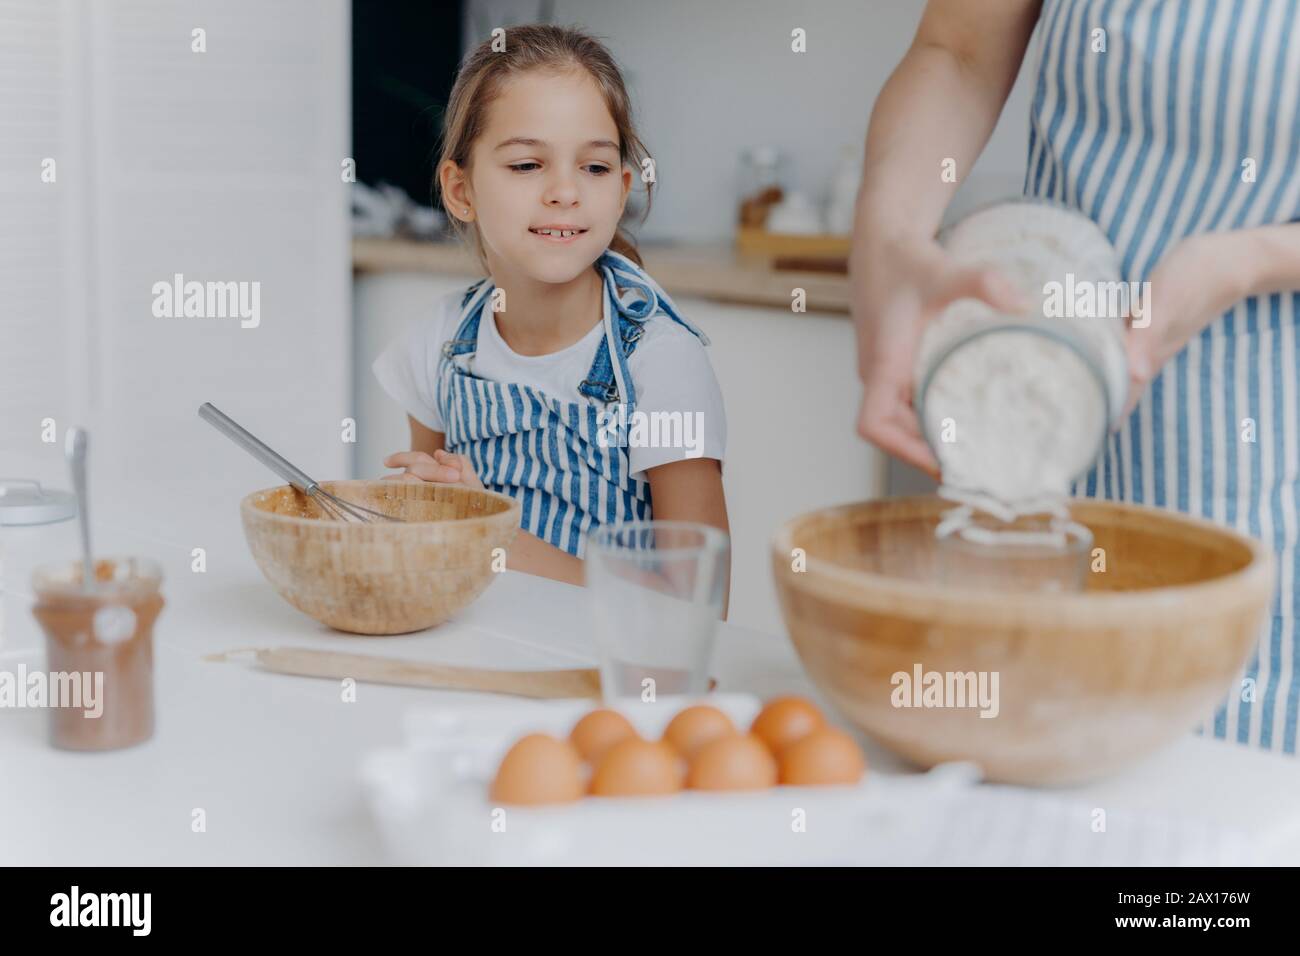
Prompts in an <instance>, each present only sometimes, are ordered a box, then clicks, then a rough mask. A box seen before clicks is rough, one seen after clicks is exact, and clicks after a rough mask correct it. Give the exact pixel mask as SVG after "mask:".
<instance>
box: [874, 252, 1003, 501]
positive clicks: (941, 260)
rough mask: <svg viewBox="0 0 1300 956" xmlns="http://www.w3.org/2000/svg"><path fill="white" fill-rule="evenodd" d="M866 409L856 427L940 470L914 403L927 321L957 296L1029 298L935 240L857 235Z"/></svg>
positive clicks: (884, 446) (992, 300) (888, 448)
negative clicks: (919, 351) (956, 259)
mask: <svg viewBox="0 0 1300 956" xmlns="http://www.w3.org/2000/svg"><path fill="white" fill-rule="evenodd" d="M850 271H851V273H852V297H853V318H854V321H855V322H856V323H857V327H858V375H859V377H860V378H861V379H862V384H863V392H862V408H861V410H860V412H859V413H858V433H859V434H860V435H861V436H862V437H863V438H865V439H867V441H869V442H871V443H872V444H874V445H876V446H878V447H879V448H880V449H881V450H883V451H885V452H888V453H889V454H892V455H895V456H896V457H898V458H900V459H902V460H903V461H905V462H908V463H909V464H911V465H915V466H916V467H918V468H920V469H922V470H924V471H926V472H929V473H930V474H931V475H932V476H934V477H938V473H939V465H938V462H936V461H935V459H934V454H933V453H932V452H931V451H930V447H929V445H927V444H926V442H925V439H924V438H923V437H922V435H921V427H920V423H919V422H918V421H917V417H916V410H915V409H914V408H913V407H912V391H913V374H912V371H913V366H914V365H915V363H916V352H917V347H918V345H919V344H920V341H921V334H922V333H923V332H924V331H925V326H926V323H927V322H929V321H930V320H931V319H932V318H934V317H935V316H937V315H938V314H939V313H940V312H942V311H943V310H944V309H945V308H946V307H947V306H948V305H949V304H950V303H952V302H955V301H956V300H958V299H967V298H973V299H980V300H982V301H984V302H986V303H988V304H989V305H990V306H992V307H993V308H995V309H999V310H1001V311H1005V312H1021V311H1023V310H1024V309H1025V308H1027V307H1028V303H1027V302H1026V301H1025V300H1024V297H1023V296H1022V295H1021V294H1020V292H1019V290H1017V289H1016V288H1015V286H1014V285H1012V283H1011V282H1010V281H1009V280H1007V279H1006V278H1005V277H1004V276H1002V275H1000V274H999V273H998V272H996V271H995V270H991V269H986V268H980V267H971V266H964V265H959V264H957V263H955V262H953V260H952V258H951V257H950V256H949V255H948V253H947V252H945V251H944V249H943V247H942V246H940V245H939V243H938V242H936V241H935V240H933V239H926V240H918V239H904V240H898V241H884V242H872V241H871V240H870V239H867V240H864V241H862V242H855V243H854V249H853V258H852V261H851V264H850Z"/></svg>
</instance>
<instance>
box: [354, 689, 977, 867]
mask: <svg viewBox="0 0 1300 956" xmlns="http://www.w3.org/2000/svg"><path fill="white" fill-rule="evenodd" d="M694 702H696V701H694V700H691V699H688V698H668V697H661V698H659V700H658V702H657V703H654V704H642V703H640V702H639V701H634V702H630V703H624V704H618V705H615V706H614V707H613V709H615V710H618V711H620V712H622V713H623V714H625V715H626V716H627V718H628V719H629V720H630V721H631V722H632V724H633V726H635V727H636V728H637V730H638V731H639V732H640V733H641V734H642V735H643V736H645V737H648V738H652V739H654V738H658V737H659V736H661V735H662V733H663V728H664V727H665V726H667V723H668V721H669V720H671V719H672V716H673V715H674V714H676V713H677V712H678V711H679V710H681V709H682V708H683V707H686V706H688V705H689V704H691V703H694ZM706 702H707V703H709V704H711V705H713V706H714V707H717V708H718V709H719V710H722V711H723V712H724V713H726V714H727V715H728V716H729V717H730V718H731V719H732V721H733V722H734V723H735V724H736V725H737V726H738V727H745V726H748V725H749V723H751V722H752V721H753V719H754V717H755V716H756V715H757V713H758V710H759V707H760V704H759V701H758V699H757V698H755V697H751V696H748V695H738V694H713V695H710V696H709V697H708V698H707V701H706ZM591 709H592V704H591V703H590V702H589V701H550V702H536V701H508V702H503V701H501V700H490V699H487V700H485V699H470V698H467V699H466V701H465V703H464V704H463V705H460V706H457V707H456V708H455V709H454V710H453V709H450V708H448V709H442V710H430V711H423V712H419V713H414V714H411V715H409V717H408V720H407V726H406V737H407V741H406V744H405V745H404V746H402V747H396V748H391V749H387V750H382V751H379V752H377V753H374V754H371V755H370V756H369V757H368V758H367V759H366V761H365V763H364V765H363V767H362V782H363V785H364V786H365V790H366V794H367V798H368V800H369V803H370V807H371V810H372V811H373V813H374V816H375V819H376V821H377V822H378V824H379V829H380V832H381V834H382V835H383V838H384V844H385V846H386V848H387V849H388V852H389V855H390V857H391V858H392V859H393V861H394V862H397V863H401V864H409V865H423V866H428V865H456V866H463V865H511V866H531V865H547V864H565V865H573V864H577V865H597V866H605V865H612V866H660V865H687V866H690V865H715V866H717V865H725V866H738V865H756V864H826V865H829V864H836V863H857V864H864V863H865V864H869V863H877V864H887V863H908V862H911V861H914V860H915V859H916V856H917V853H918V852H919V851H921V850H922V849H923V848H924V847H927V846H929V845H930V843H931V842H932V840H933V837H934V835H935V833H936V832H937V831H938V829H940V828H939V824H940V823H941V821H942V820H943V819H944V817H945V815H946V809H947V808H948V807H949V805H950V801H951V800H952V799H953V798H955V797H956V796H957V795H958V794H960V793H968V792H969V791H970V789H971V787H972V786H973V785H974V783H975V782H976V781H977V779H978V772H977V771H976V770H975V769H974V767H972V766H971V765H969V764H949V765H945V766H942V767H937V768H935V769H934V770H932V771H930V772H929V773H926V774H909V775H892V776H891V775H885V774H877V773H873V772H872V771H870V770H868V773H867V776H866V777H865V778H864V779H863V781H862V782H861V783H860V784H858V785H857V786H851V787H774V788H772V789H771V790H766V791H762V792H753V793H736V794H720V793H701V792H693V791H685V792H682V793H679V794H675V795H673V796H669V797H654V798H621V797H620V798H613V797H606V798H601V797H588V798H585V799H583V800H581V801H578V802H577V803H572V804H565V805H561V806H552V807H501V806H497V805H494V804H493V803H492V802H491V801H490V800H489V798H488V786H489V783H490V781H491V779H492V776H493V774H494V773H495V771H496V768H497V765H498V764H499V763H500V761H501V758H502V757H503V756H504V755H505V752H506V751H507V750H508V749H509V747H510V745H511V744H512V743H514V741H515V740H517V739H518V738H519V737H521V736H522V735H524V734H526V733H535V732H541V733H549V734H552V735H553V736H556V737H566V736H567V735H568V733H569V730H570V729H571V728H572V726H573V724H574V723H576V722H577V720H578V718H579V717H581V716H582V715H583V714H585V713H587V712H588V711H589V710H591Z"/></svg>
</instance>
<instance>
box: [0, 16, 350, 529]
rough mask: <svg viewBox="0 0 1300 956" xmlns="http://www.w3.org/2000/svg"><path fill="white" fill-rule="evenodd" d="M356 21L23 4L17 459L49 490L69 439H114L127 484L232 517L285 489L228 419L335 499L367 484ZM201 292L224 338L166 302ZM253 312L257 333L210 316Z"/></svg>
mask: <svg viewBox="0 0 1300 956" xmlns="http://www.w3.org/2000/svg"><path fill="white" fill-rule="evenodd" d="M348 15H349V7H348V4H347V3H346V2H345V0H277V2H274V3H269V2H262V0H224V2H174V0H103V2H89V0H0V190H2V192H0V197H2V201H3V203H4V209H3V210H2V211H0V253H2V254H0V310H3V311H0V316H2V317H3V326H2V327H0V336H2V338H0V453H3V457H5V458H9V459H11V460H13V461H16V462H19V463H20V464H21V463H23V462H26V461H32V460H36V461H37V464H36V465H35V466H34V467H35V468H36V470H37V472H38V474H40V475H41V476H43V477H49V472H50V465H51V462H52V461H53V460H54V459H55V458H57V449H56V448H54V447H51V446H42V445H41V443H40V432H39V423H40V421H41V419H42V418H44V417H53V418H56V419H57V420H58V430H59V434H60V436H61V435H62V430H63V427H64V426H65V424H70V423H72V422H73V421H74V420H75V421H81V422H84V423H86V424H88V425H89V426H90V428H91V429H92V437H93V448H94V450H95V453H96V462H97V468H98V474H99V475H100V476H101V478H102V479H103V480H105V481H113V480H120V479H124V478H128V477H136V476H139V477H143V476H148V477H149V479H150V480H151V481H152V482H155V483H157V482H162V483H167V484H171V483H180V482H185V483H188V484H192V485H193V486H194V487H195V490H196V491H199V490H206V491H208V492H210V493H211V494H213V495H215V496H217V497H219V498H222V499H228V498H229V496H230V495H231V494H233V492H235V491H237V490H240V489H242V490H247V489H248V487H250V486H252V485H255V484H256V483H257V482H261V483H264V484H271V483H273V478H272V476H270V475H269V474H268V473H267V472H265V470H264V469H261V468H260V466H258V465H256V464H255V463H253V462H251V461H248V460H245V458H244V457H243V456H242V455H241V453H240V452H239V451H238V450H237V449H235V448H234V446H231V445H228V444H223V443H224V439H221V438H220V437H219V436H217V435H216V433H215V432H212V431H211V429H209V428H208V426H206V425H204V424H203V423H202V422H201V421H200V420H199V419H198V418H197V416H196V414H195V411H196V409H197V407H198V405H199V404H200V403H201V402H203V401H212V402H214V403H215V404H217V405H218V406H220V407H222V408H223V409H224V410H225V411H227V412H228V413H230V414H231V415H232V416H234V417H236V418H237V419H240V420H241V421H244V422H245V423H246V424H248V425H249V427H250V428H252V429H253V430H254V431H256V432H261V433H262V434H263V435H264V436H265V437H266V438H267V439H268V440H271V441H273V443H274V444H276V445H277V446H278V447H280V449H281V450H282V451H283V452H284V453H285V454H286V455H287V456H288V457H290V458H295V457H296V458H298V459H301V462H302V464H303V465H304V467H308V468H309V469H310V470H313V471H315V472H317V473H319V474H320V475H321V476H322V477H337V476H342V475H345V474H346V473H347V470H348V468H349V466H350V455H349V453H348V450H349V448H350V446H349V445H347V444H345V443H344V442H343V441H342V440H341V438H340V431H341V425H340V422H341V421H342V419H344V418H345V417H349V416H351V415H352V410H351V404H352V403H351V395H350V387H351V386H350V382H351V378H350V356H349V352H350V315H349V287H350V259H349V251H348V250H349V246H348V185H347V184H346V183H345V182H344V181H343V177H342V176H341V168H342V163H343V162H344V161H345V160H346V159H347V157H348V155H349V152H350V150H349V130H348V127H349V123H348V117H349V81H350V78H349V60H350V58H349V41H350V35H349V27H348ZM45 157H51V158H54V159H55V160H56V162H57V167H56V169H57V181H56V182H55V183H44V182H42V181H41V171H42V167H41V160H42V158H45ZM178 275H179V276H181V277H183V278H182V279H181V280H177V279H176V278H175V277H176V276H178ZM178 281H179V282H180V283H182V284H184V283H191V282H197V283H200V284H202V286H203V287H204V288H205V289H207V290H208V291H209V292H210V293H213V294H215V299H214V298H213V295H207V296H206V297H205V298H204V305H205V307H203V308H200V309H198V310H195V311H202V312H205V313H208V314H204V315H194V314H191V315H186V310H185V307H184V302H183V301H181V302H175V303H168V302H166V301H165V300H163V299H160V296H159V291H158V290H159V289H160V288H161V286H160V285H159V284H160V283H161V284H165V285H166V286H168V287H171V286H174V285H175V284H176V283H177V282H178ZM182 288H183V290H186V291H190V290H192V289H193V288H194V287H188V289H186V287H185V286H184V285H182ZM233 290H239V291H243V292H245V293H247V294H249V295H250V298H249V299H245V304H246V305H251V304H252V303H253V302H256V303H257V305H258V310H257V312H256V314H253V313H252V312H251V310H249V311H247V312H245V313H244V317H243V318H242V319H241V317H240V316H239V315H227V316H226V317H220V315H219V314H218V315H216V316H214V315H212V314H210V313H213V312H216V313H220V312H221V311H222V309H221V305H222V303H223V301H224V293H225V292H227V291H233ZM232 304H233V303H232ZM169 306H170V307H171V308H170V309H169ZM160 312H161V313H163V314H159V313H160ZM6 464H7V463H6V462H5V461H4V460H0V476H2V475H3V474H4V473H5V472H7V471H11V470H13V469H12V468H9V467H6ZM224 506H230V507H232V506H233V505H230V504H226V505H224Z"/></svg>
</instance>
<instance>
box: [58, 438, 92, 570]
mask: <svg viewBox="0 0 1300 956" xmlns="http://www.w3.org/2000/svg"><path fill="white" fill-rule="evenodd" d="M89 444H90V439H89V436H87V434H86V431H85V429H84V428H76V427H73V428H69V429H68V434H67V437H66V438H65V439H64V443H63V452H64V455H65V456H66V457H67V459H68V466H69V467H70V468H71V469H72V488H73V491H75V492H76V494H77V522H78V523H79V524H80V525H81V589H82V590H83V591H85V592H87V593H89V592H90V591H92V590H94V585H95V562H94V561H92V560H91V558H90V495H89V493H88V492H87V489H86V449H87V446H88V445H89Z"/></svg>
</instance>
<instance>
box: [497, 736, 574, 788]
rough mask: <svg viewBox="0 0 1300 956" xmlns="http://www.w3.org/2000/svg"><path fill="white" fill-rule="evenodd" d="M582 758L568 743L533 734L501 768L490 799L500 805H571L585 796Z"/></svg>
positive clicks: (511, 752) (513, 752)
mask: <svg viewBox="0 0 1300 956" xmlns="http://www.w3.org/2000/svg"><path fill="white" fill-rule="evenodd" d="M582 770H583V768H582V757H581V756H579V755H578V751H577V750H576V749H575V748H574V746H573V745H572V744H570V743H569V742H568V741H566V740H556V739H555V738H554V737H550V736H548V735H546V734H529V735H528V736H527V737H523V738H521V739H520V740H518V741H516V743H515V745H514V746H513V747H511V748H510V750H509V751H508V752H507V753H506V755H505V757H503V758H502V760H501V766H499V767H498V768H497V775H496V777H495V778H494V779H493V780H492V787H491V789H490V790H489V796H491V798H492V799H493V800H494V801H496V802H498V803H512V804H523V805H529V804H539V803H569V802H570V801H573V800H578V799H580V798H581V797H582V790H583V773H582Z"/></svg>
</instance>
